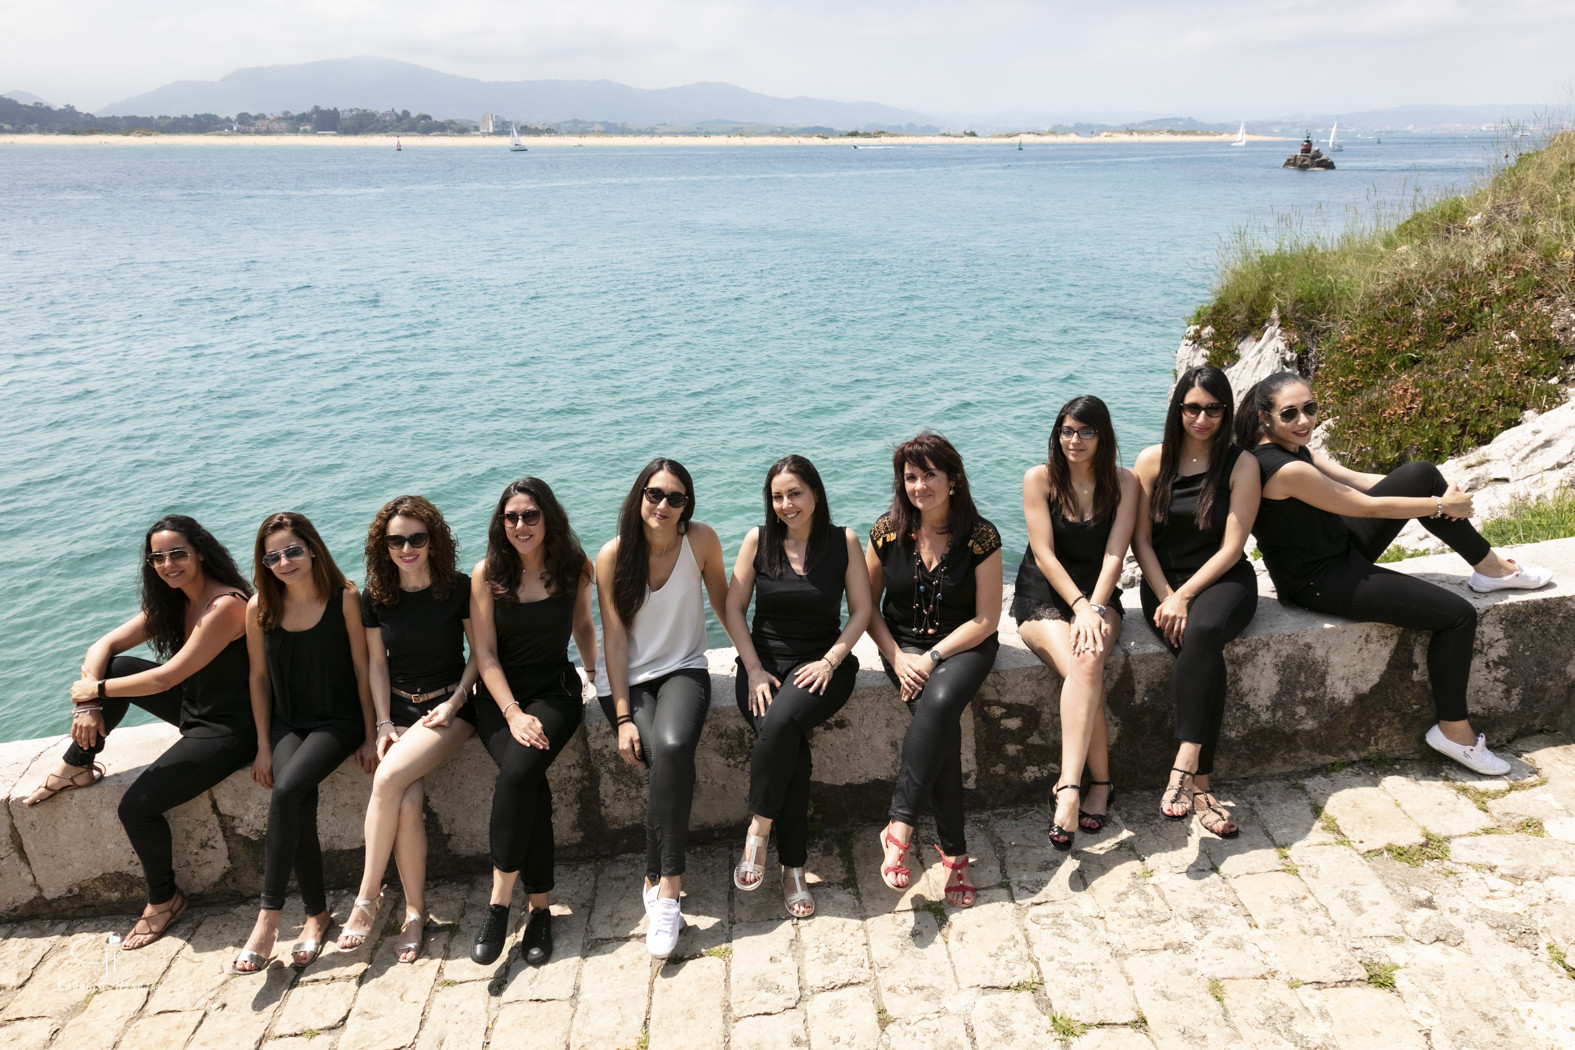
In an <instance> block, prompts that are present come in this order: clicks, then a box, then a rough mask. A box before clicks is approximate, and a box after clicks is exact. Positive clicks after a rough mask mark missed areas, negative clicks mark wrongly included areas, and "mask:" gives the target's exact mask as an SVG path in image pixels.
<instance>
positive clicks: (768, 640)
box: [749, 525, 848, 671]
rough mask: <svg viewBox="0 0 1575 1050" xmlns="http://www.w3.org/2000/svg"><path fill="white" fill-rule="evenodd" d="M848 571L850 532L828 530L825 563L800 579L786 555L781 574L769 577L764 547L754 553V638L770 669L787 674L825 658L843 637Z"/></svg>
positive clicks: (823, 546) (822, 555) (822, 560)
mask: <svg viewBox="0 0 1575 1050" xmlns="http://www.w3.org/2000/svg"><path fill="white" fill-rule="evenodd" d="M847 572H848V541H847V534H846V533H845V532H844V531H843V530H842V529H840V528H838V527H837V526H835V525H831V526H828V527H827V529H826V535H825V537H824V538H823V539H822V540H821V550H820V560H819V561H818V562H816V563H815V564H814V565H813V566H811V567H810V570H809V572H808V573H806V574H804V575H799V574H798V573H796V572H794V571H793V567H792V566H791V565H790V564H788V559H787V553H786V552H785V551H784V552H783V554H782V575H780V576H775V577H773V576H768V575H766V551H765V547H764V545H763V544H761V545H759V546H758V547H757V548H756V550H755V622H754V625H753V626H752V627H751V628H750V631H749V637H750V640H751V641H753V642H754V643H755V652H756V654H758V655H759V657H760V662H761V663H762V664H764V665H765V666H766V668H767V670H772V671H786V670H787V669H788V668H790V667H792V666H794V665H795V664H800V663H803V662H805V661H806V660H818V659H820V658H821V657H822V656H824V655H826V650H827V649H830V648H831V647H832V645H833V644H835V643H836V641H837V636H838V635H840V634H841V633H842V593H843V590H844V587H845V584H846V577H847Z"/></svg>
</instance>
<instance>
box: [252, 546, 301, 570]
mask: <svg viewBox="0 0 1575 1050" xmlns="http://www.w3.org/2000/svg"><path fill="white" fill-rule="evenodd" d="M305 556H306V548H305V547H303V546H301V545H300V544H299V543H292V544H290V545H289V546H288V547H285V548H284V549H282V550H276V551H269V552H268V553H267V554H264V555H263V556H262V563H263V564H264V565H266V566H268V568H270V569H271V568H273V567H274V566H275V565H278V564H279V559H281V558H289V559H290V560H291V561H298V560H299V559H301V558H304V557H305Z"/></svg>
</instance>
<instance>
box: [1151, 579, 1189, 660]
mask: <svg viewBox="0 0 1575 1050" xmlns="http://www.w3.org/2000/svg"><path fill="white" fill-rule="evenodd" d="M1189 605H1190V603H1189V602H1188V601H1187V599H1186V598H1183V597H1182V596H1181V592H1180V591H1171V592H1170V597H1168V598H1166V599H1165V600H1164V601H1162V602H1160V603H1159V608H1157V609H1155V610H1154V626H1155V627H1158V628H1159V631H1160V633H1161V634H1163V635H1164V636H1165V640H1166V641H1167V642H1169V643H1170V644H1171V645H1173V646H1175V647H1176V648H1178V649H1179V648H1181V639H1182V638H1183V637H1184V636H1185V635H1186V633H1187V607H1188V606H1189Z"/></svg>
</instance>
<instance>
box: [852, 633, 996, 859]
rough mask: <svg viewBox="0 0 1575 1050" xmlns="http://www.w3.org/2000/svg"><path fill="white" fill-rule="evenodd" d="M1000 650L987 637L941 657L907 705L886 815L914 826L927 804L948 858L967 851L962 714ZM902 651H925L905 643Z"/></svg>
mask: <svg viewBox="0 0 1575 1050" xmlns="http://www.w3.org/2000/svg"><path fill="white" fill-rule="evenodd" d="M1000 648H1001V643H1000V640H999V639H998V638H996V637H994V636H993V635H992V636H991V637H990V638H989V639H987V640H986V641H983V642H980V643H979V644H978V645H976V646H974V647H973V648H972V649H969V650H967V651H966V652H961V653H957V654H956V655H955V656H949V657H947V658H946V659H945V660H944V661H943V662H942V663H941V664H940V665H939V666H938V667H936V668H935V670H933V671H931V672H930V678H929V681H927V682H925V683H924V690H923V691H922V692H921V693H919V695H918V696H917V697H915V698H914V699H912V700H909V701H907V704H908V713H909V714H911V715H912V716H913V722H912V723H911V724H910V725H909V726H908V733H907V735H906V736H904V737H903V739H902V766H901V768H899V769H898V770H897V790H896V791H894V792H893V793H892V796H891V810H890V814H889V815H890V817H891V819H892V820H895V821H901V822H902V823H904V824H914V823H917V821H918V816H919V811H920V808H921V807H922V806H923V805H924V802H925V801H926V800H928V801H929V803H930V809H931V811H932V812H933V813H934V814H935V835H936V837H937V838H938V839H940V840H941V841H940V843H939V845H940V847H941V849H942V850H944V851H945V852H946V855H947V856H948V857H959V856H962V855H963V854H965V853H967V852H968V839H967V834H966V832H965V831H964V829H963V773H962V713H963V709H964V708H965V707H967V706H968V704H969V702H970V701H971V700H973V697H974V694H975V693H977V692H978V691H979V687H980V686H981V685H983V684H984V679H985V676H986V675H988V674H989V673H990V669H991V668H993V667H994V666H995V654H996V652H997V651H998V650H999V649H1000ZM902 651H903V652H905V653H912V654H919V653H923V652H926V650H924V649H921V648H919V647H918V646H908V645H905V646H903V647H902ZM882 663H885V661H882ZM885 666H886V676H887V677H888V678H890V679H891V680H892V682H893V683H895V682H897V672H896V671H894V670H892V667H891V665H890V664H886V665H885ZM898 688H899V689H900V688H901V686H899V687H898Z"/></svg>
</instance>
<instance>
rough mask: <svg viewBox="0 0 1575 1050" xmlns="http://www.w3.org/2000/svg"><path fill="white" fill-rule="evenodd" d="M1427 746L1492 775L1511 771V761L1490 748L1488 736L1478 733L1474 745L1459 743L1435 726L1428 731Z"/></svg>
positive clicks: (1499, 775)
mask: <svg viewBox="0 0 1575 1050" xmlns="http://www.w3.org/2000/svg"><path fill="white" fill-rule="evenodd" d="M1427 746H1428V747H1430V748H1432V749H1433V750H1434V751H1437V752H1438V753H1439V754H1441V755H1443V756H1445V757H1446V758H1452V759H1454V760H1455V761H1456V762H1459V763H1460V764H1461V765H1463V766H1465V767H1466V768H1467V769H1469V770H1472V771H1474V772H1477V773H1481V774H1483V775H1485V776H1490V777H1501V776H1503V775H1504V774H1505V773H1508V772H1509V763H1508V762H1506V761H1504V760H1503V759H1502V758H1499V757H1498V756H1497V755H1495V754H1494V753H1493V752H1491V751H1489V750H1488V746H1487V737H1485V736H1483V735H1482V734H1481V733H1478V734H1477V742H1476V744H1475V745H1474V746H1472V747H1466V746H1465V745H1464V744H1457V743H1455V742H1454V741H1453V740H1451V739H1449V738H1448V737H1447V736H1445V735H1444V731H1443V730H1442V729H1440V728H1438V726H1436V725H1435V726H1434V727H1433V728H1432V729H1429V730H1428V731H1427Z"/></svg>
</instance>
